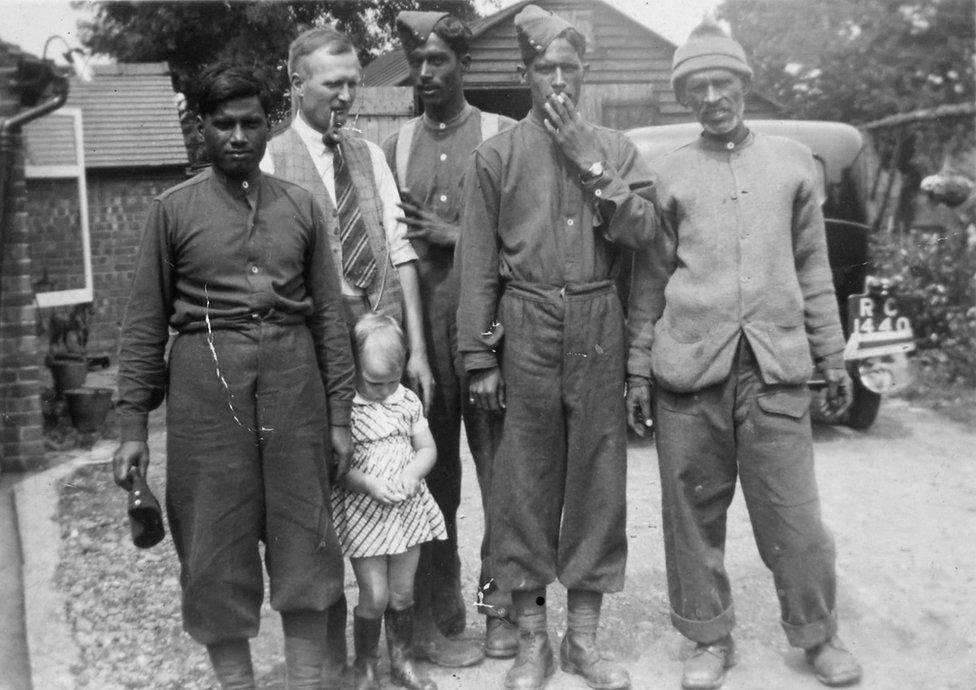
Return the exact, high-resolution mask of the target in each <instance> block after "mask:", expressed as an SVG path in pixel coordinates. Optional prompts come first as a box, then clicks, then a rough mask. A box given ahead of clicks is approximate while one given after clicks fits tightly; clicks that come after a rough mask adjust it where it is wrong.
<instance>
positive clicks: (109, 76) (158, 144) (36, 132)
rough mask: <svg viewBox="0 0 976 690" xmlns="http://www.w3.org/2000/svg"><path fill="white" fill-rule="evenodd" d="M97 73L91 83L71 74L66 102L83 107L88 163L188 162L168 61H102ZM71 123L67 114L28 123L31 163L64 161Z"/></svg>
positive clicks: (125, 165) (126, 165) (143, 164)
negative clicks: (68, 129) (69, 123)
mask: <svg viewBox="0 0 976 690" xmlns="http://www.w3.org/2000/svg"><path fill="white" fill-rule="evenodd" d="M94 72H95V74H94V78H93V79H92V81H90V82H83V81H81V80H79V79H77V78H74V77H72V78H71V90H70V92H69V94H68V102H67V103H66V104H65V107H67V108H80V109H81V111H82V127H83V140H84V145H85V167H86V168H130V167H140V168H141V167H159V166H171V165H186V164H187V155H186V147H185V146H184V143H183V133H182V130H181V129H180V122H179V117H178V114H177V109H176V95H175V94H174V93H173V86H172V82H171V81H170V77H169V69H168V67H167V65H166V63H162V62H160V63H143V64H117V65H98V66H96V67H95V70H94ZM66 126H68V124H67V123H66V121H65V119H64V118H51V117H43V118H40V119H39V120H35V121H34V122H32V123H30V124H29V125H27V126H25V127H24V132H25V134H26V138H27V141H26V149H27V161H28V164H30V162H31V161H36V162H41V161H45V162H49V161H55V160H63V159H64V158H65V152H64V150H63V149H64V146H65V142H66V141H71V140H73V136H72V135H71V134H70V133H69V132H65V131H64V128H65V127H66ZM67 158H69V159H70V158H73V154H68V155H67ZM68 162H70V161H68Z"/></svg>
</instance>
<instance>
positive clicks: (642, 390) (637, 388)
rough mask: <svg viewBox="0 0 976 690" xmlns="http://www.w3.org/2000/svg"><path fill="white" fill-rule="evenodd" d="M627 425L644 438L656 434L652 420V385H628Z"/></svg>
mask: <svg viewBox="0 0 976 690" xmlns="http://www.w3.org/2000/svg"><path fill="white" fill-rule="evenodd" d="M627 425H628V426H629V427H630V428H631V429H633V430H634V433H635V434H637V435H638V436H640V437H641V438H644V437H645V436H646V435H647V434H648V433H649V432H650V433H653V432H654V420H653V419H651V384H650V383H649V382H648V383H646V384H644V383H641V384H627Z"/></svg>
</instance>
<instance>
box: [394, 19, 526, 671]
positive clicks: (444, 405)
mask: <svg viewBox="0 0 976 690" xmlns="http://www.w3.org/2000/svg"><path fill="white" fill-rule="evenodd" d="M397 32H398V34H399V36H400V42H401V44H402V46H403V50H404V52H405V53H406V54H407V62H408V64H409V66H410V75H411V77H412V79H413V82H414V85H415V86H416V87H417V91H418V93H419V94H420V100H421V101H422V102H423V104H424V113H423V115H421V116H420V117H418V118H415V119H413V120H410V121H409V122H407V123H406V124H405V125H404V126H403V127H401V128H400V130H399V131H398V132H396V133H395V134H393V135H392V136H390V138H388V139H387V140H386V141H385V142H384V143H383V150H384V152H385V153H386V159H387V162H388V163H389V164H390V168H391V169H392V170H393V171H394V174H395V175H396V177H397V182H398V183H399V186H400V189H401V190H402V191H401V195H402V196H403V202H402V204H401V205H402V207H403V209H404V210H405V211H406V217H405V218H403V219H402V220H403V221H404V222H405V223H407V225H408V226H409V228H410V229H409V231H408V233H407V237H408V238H410V240H411V241H412V242H413V246H414V248H415V249H416V251H417V254H418V256H419V261H418V269H419V273H420V289H421V296H422V303H423V306H424V333H425V335H426V338H427V352H428V353H429V355H430V360H431V364H432V367H433V371H434V381H435V388H434V401H433V404H432V405H431V409H430V414H429V416H428V417H429V419H430V428H431V432H432V433H433V435H434V440H435V441H436V442H437V464H436V465H435V466H434V469H433V470H432V471H431V473H430V474H429V475H428V476H427V486H428V487H430V491H431V493H432V494H433V495H434V498H435V499H436V500H437V503H438V505H439V506H440V508H441V511H442V512H443V514H444V519H445V521H446V523H447V525H448V533H449V535H450V537H449V539H448V540H447V541H438V542H430V543H428V544H424V545H423V548H422V551H421V560H420V565H419V567H418V569H417V578H416V590H417V594H416V600H417V611H418V621H419V623H420V627H421V628H423V627H425V626H426V628H427V629H428V630H429V632H430V633H431V634H419V635H418V644H417V654H418V655H420V656H422V657H425V658H427V659H429V660H430V661H432V662H434V663H437V664H440V665H442V666H462V665H468V664H470V663H475V662H476V661H478V660H479V659H480V658H481V653H480V651H479V652H478V653H477V654H476V655H472V653H471V652H472V650H471V649H470V645H466V647H459V646H458V645H459V644H461V643H460V642H459V641H454V642H453V643H450V644H449V643H448V641H446V640H443V638H441V637H440V636H439V635H437V634H436V633H437V631H436V630H432V629H430V628H432V627H433V625H434V620H436V621H437V622H438V623H439V624H440V626H441V628H443V632H445V633H447V634H457V633H459V632H461V631H463V630H464V625H465V615H464V606H465V597H463V596H462V594H461V584H460V579H461V572H460V560H459V558H458V547H457V520H456V516H457V510H458V506H459V504H460V502H461V458H460V454H459V450H460V432H461V418H462V416H463V418H464V427H465V436H466V437H467V439H468V446H469V448H470V449H471V455H472V457H473V458H474V462H475V468H476V470H477V473H478V484H479V486H480V487H481V495H482V503H483V505H484V508H485V512H486V514H487V512H488V511H487V508H488V495H487V491H488V487H489V484H490V471H491V464H490V463H491V459H492V456H493V455H494V450H495V446H496V445H497V443H498V437H499V435H500V433H501V426H500V424H501V415H500V414H499V413H497V412H489V411H486V410H482V409H480V408H478V407H475V406H474V405H473V404H471V403H470V402H469V401H468V391H467V377H466V376H464V369H463V367H462V366H461V364H460V362H457V326H456V315H457V292H458V284H457V278H456V274H455V273H454V271H453V262H454V246H455V244H456V242H457V237H458V233H459V228H458V222H459V218H460V214H461V205H460V203H461V198H460V196H461V194H460V193H461V180H462V179H463V178H464V173H465V170H466V168H467V163H468V158H469V157H470V155H471V152H472V151H473V150H474V149H475V147H476V146H477V145H478V144H480V143H481V141H482V140H483V139H486V138H489V137H491V136H494V134H496V133H497V132H498V131H500V130H501V129H507V128H509V127H511V126H512V125H514V124H515V121H514V120H511V119H510V118H507V117H503V116H500V115H495V114H492V113H486V112H482V111H480V110H478V109H477V108H475V107H474V106H472V105H470V104H469V103H468V102H467V100H466V99H465V97H464V91H463V85H462V75H463V73H464V72H465V71H466V70H467V68H468V64H469V62H470V61H471V56H470V54H469V52H468V41H469V40H470V38H471V31H470V29H468V27H467V26H466V25H465V24H464V22H462V21H461V20H460V19H458V18H457V17H455V16H454V15H451V14H449V13H447V12H401V13H400V14H399V15H397ZM408 190H409V191H408ZM489 536H490V527H489V525H488V524H487V523H486V526H485V532H484V538H483V540H482V548H481V558H482V567H481V576H480V579H479V586H480V587H482V588H484V590H485V591H484V592H483V593H482V597H483V604H484V605H483V607H482V608H483V610H484V613H485V614H486V616H487V618H486V633H485V643H484V654H487V655H488V656H490V657H495V658H499V657H510V656H514V655H515V651H516V647H517V644H518V641H517V639H516V638H517V636H516V633H515V626H514V623H513V617H514V612H512V611H511V608H512V601H511V597H510V596H509V595H507V594H506V593H504V592H501V591H500V590H498V589H497V586H496V585H495V583H494V577H493V575H492V573H491V570H490V559H489V557H488V544H489ZM470 600H471V601H474V600H475V594H474V593H471V596H470ZM428 611H429V612H430V613H431V614H432V619H433V620H430V619H429V618H428V617H426V614H427V613H428Z"/></svg>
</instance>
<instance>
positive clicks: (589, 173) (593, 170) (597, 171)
mask: <svg viewBox="0 0 976 690" xmlns="http://www.w3.org/2000/svg"><path fill="white" fill-rule="evenodd" d="M604 171H605V168H604V166H603V161H597V162H596V163H594V164H593V165H591V166H590V167H588V168H587V169H586V170H584V171H583V172H581V173H580V180H582V181H583V182H592V181H593V180H596V179H599V178H601V177H603V173H604Z"/></svg>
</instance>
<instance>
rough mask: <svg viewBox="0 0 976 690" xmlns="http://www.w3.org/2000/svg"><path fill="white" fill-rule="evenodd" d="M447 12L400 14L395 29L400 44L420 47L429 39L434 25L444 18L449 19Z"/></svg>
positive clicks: (408, 12)
mask: <svg viewBox="0 0 976 690" xmlns="http://www.w3.org/2000/svg"><path fill="white" fill-rule="evenodd" d="M449 16H450V13H448V12H414V11H404V12H400V13H399V14H398V15H397V18H396V29H397V33H398V34H399V35H400V42H401V43H402V44H403V45H404V46H405V47H406V46H407V45H411V44H412V45H420V44H421V43H424V42H426V41H427V39H428V38H430V34H431V32H432V31H433V30H434V25H435V24H437V22H439V21H440V20H441V19H443V18H444V17H449Z"/></svg>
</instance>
